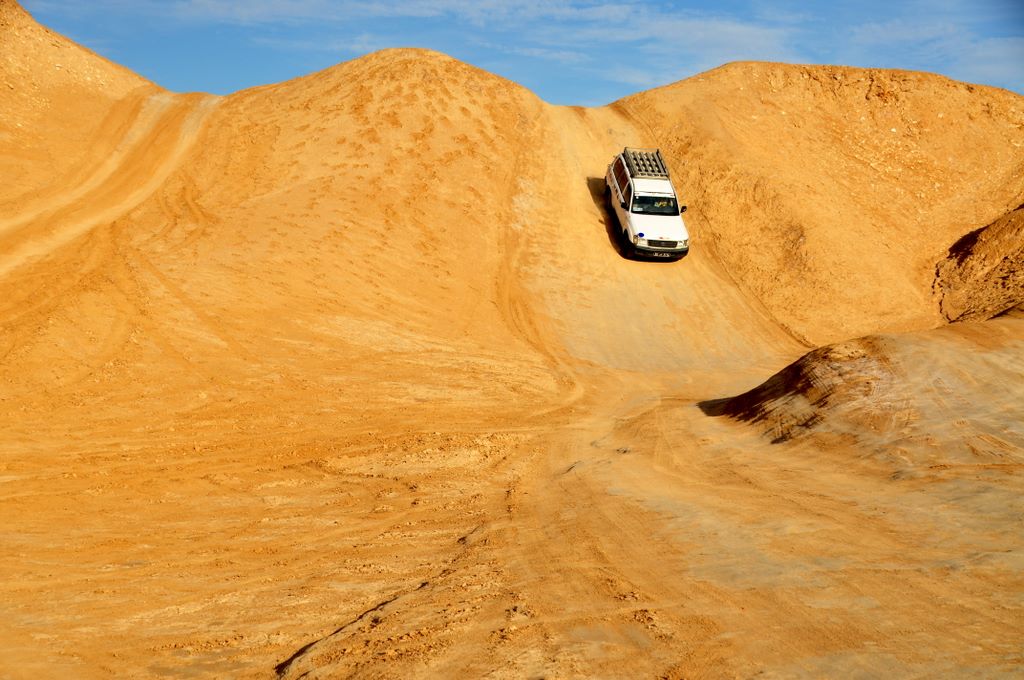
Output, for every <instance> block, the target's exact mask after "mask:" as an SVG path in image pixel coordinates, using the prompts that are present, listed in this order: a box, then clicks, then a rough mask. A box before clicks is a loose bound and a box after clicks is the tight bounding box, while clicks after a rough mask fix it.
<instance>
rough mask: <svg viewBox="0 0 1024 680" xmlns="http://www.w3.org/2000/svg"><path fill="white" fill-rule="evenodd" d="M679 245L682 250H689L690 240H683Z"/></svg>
mask: <svg viewBox="0 0 1024 680" xmlns="http://www.w3.org/2000/svg"><path fill="white" fill-rule="evenodd" d="M679 244H680V245H681V246H683V247H684V248H689V247H690V239H688V238H684V239H683V240H682V241H680V242H679Z"/></svg>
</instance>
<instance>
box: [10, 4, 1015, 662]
mask: <svg viewBox="0 0 1024 680" xmlns="http://www.w3.org/2000/svg"><path fill="white" fill-rule="evenodd" d="M626 145H629V146H651V147H654V146H657V147H660V148H661V149H662V150H663V152H664V153H665V155H666V158H667V159H668V160H669V165H670V168H671V171H672V176H673V180H674V183H675V185H676V188H677V190H678V191H679V192H680V193H681V195H682V197H683V201H684V202H685V203H687V204H688V205H689V211H688V212H687V213H686V219H687V224H688V227H689V229H690V232H691V235H692V241H691V254H690V255H689V256H688V257H686V258H685V259H684V260H682V261H681V262H678V263H672V264H666V263H657V262H655V263H646V262H638V261H632V260H628V259H625V258H623V257H622V256H621V255H620V253H619V250H618V247H617V242H616V240H615V238H614V233H615V229H614V227H613V226H612V224H611V222H610V219H613V218H611V217H610V216H609V214H608V213H607V212H606V210H605V208H604V206H603V203H602V195H601V192H602V188H603V186H602V177H603V175H604V172H605V167H606V165H607V163H608V162H609V161H610V160H611V158H612V156H613V155H614V154H615V153H617V152H618V151H621V149H622V147H623V146H626ZM0 175H2V176H3V177H4V180H5V181H4V182H3V183H2V185H0V516H2V517H3V522H2V525H0V526H2V528H0V531H2V536H3V540H2V541H0V550H2V551H3V554H2V559H0V659H2V660H0V678H47V677H53V678H71V677H74V678H110V677H132V678H152V677H164V676H173V677H209V678H225V677H233V678H299V677H304V678H334V677H361V678H385V677H387V678H391V677H394V678H405V677H443V678H450V677H451V678H453V677H490V678H524V677H534V678H541V677H546V678H570V677H608V678H612V677H616V678H618V677H621V678H640V677H652V678H662V677H664V678H698V677H699V678H719V677H722V678H733V677H752V676H758V677H767V678H770V677H778V678H788V677H829V676H832V677H950V676H972V677H974V676H977V677H1002V676H1006V677H1013V676H1019V674H1020V672H1021V668H1022V666H1024V648H1022V646H1021V630H1022V627H1021V626H1022V624H1021V622H1022V621H1024V531H1022V529H1024V527H1022V517H1024V514H1022V513H1024V507H1022V502H1024V501H1022V492H1024V481H1022V473H1024V467H1022V466H1024V311H1022V308H1021V307H1019V305H1021V304H1022V303H1024V274H1022V272H1024V216H1022V215H1024V98H1022V97H1020V96H1018V95H1015V94H1013V93H1010V92H1007V91H1004V90H998V89H995V88H989V87H983V86H977V85H969V84H966V83H960V82H955V81H951V80H948V79H946V78H943V77H940V76H936V75H931V74H925V73H915V72H904V71H885V70H865V69H855V68H846V67H831V66H798V65H783V64H770V63H735V64H728V65H725V66H722V67H720V68H718V69H715V70H713V71H710V72H707V73H704V74H701V75H699V76H696V77H693V78H690V79H688V80H685V81H681V82H679V83H675V84H673V85H669V86H666V87H663V88H659V89H656V90H651V91H648V92H643V93H639V94H636V95H633V96H631V97H628V98H626V99H623V100H621V101H618V102H615V103H612V104H610V105H608V106H605V107H598V108H578V107H560V106H552V105H549V104H546V103H545V102H543V101H541V100H540V99H538V98H537V97H536V96H534V95H533V94H532V93H530V92H529V91H528V90H526V89H524V88H522V87H520V86H518V85H516V84H515V83H512V82H509V81H507V80H504V79H502V78H500V77H497V76H495V75H492V74H489V73H486V72H484V71H481V70H479V69H476V68H474V67H471V66H469V65H467V64H464V63H461V62H458V61H456V60H454V59H451V58H449V57H446V56H444V55H441V54H438V53H435V52H429V51H425V50H412V49H402V50H385V51H382V52H377V53H374V54H371V55H368V56H366V57H363V58H360V59H357V60H354V61H350V62H347V63H343V64H339V65H338V66H335V67H332V68H330V69H327V70H325V71H322V72H319V73H315V74H312V75H309V76H306V77H302V78H298V79H295V80H292V81H288V82H284V83H280V84H276V85H271V86H266V87H260V88H255V89H251V90H246V91H242V92H239V93H236V94H232V95H229V96H225V97H214V96H208V95H201V94H174V93H170V92H167V91H164V90H163V89H161V88H160V87H158V86H156V85H154V84H152V83H149V82H148V81H145V80H144V79H142V78H140V77H139V76H137V75H135V74H133V73H131V72H129V71H127V70H125V69H123V68H121V67H119V66H116V65H114V64H111V63H109V62H107V61H106V60H104V59H102V58H100V57H99V56H97V55H95V54H93V53H92V52H89V51H88V50H86V49H84V48H82V47H80V46H78V45H76V44H74V43H72V42H70V41H69V40H67V39H65V38H63V37H61V36H59V35H57V34H55V33H52V32H51V31H49V30H47V29H45V28H44V27H42V26H40V25H39V24H37V23H36V22H35V21H34V20H33V19H32V18H31V17H30V16H29V15H28V13H26V12H25V11H24V10H23V9H22V8H21V7H20V6H19V5H18V4H17V3H16V2H14V1H13V0H0Z"/></svg>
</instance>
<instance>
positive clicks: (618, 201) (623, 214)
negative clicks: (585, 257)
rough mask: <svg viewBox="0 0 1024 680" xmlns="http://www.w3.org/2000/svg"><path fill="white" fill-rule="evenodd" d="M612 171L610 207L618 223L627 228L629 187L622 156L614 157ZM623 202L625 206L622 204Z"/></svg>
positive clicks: (627, 174)
mask: <svg viewBox="0 0 1024 680" xmlns="http://www.w3.org/2000/svg"><path fill="white" fill-rule="evenodd" d="M612 173H613V175H614V180H615V181H614V182H612V184H613V185H614V186H615V191H614V192H613V193H614V194H615V195H614V196H612V209H613V210H615V216H616V217H617V218H618V219H619V224H620V225H622V228H623V229H628V225H629V196H628V194H630V193H631V188H630V185H629V173H628V172H626V165H625V163H623V162H622V156H619V157H618V158H616V159H615V164H614V165H613V166H612ZM623 203H625V206H626V207H625V208H623V207H622V204H623Z"/></svg>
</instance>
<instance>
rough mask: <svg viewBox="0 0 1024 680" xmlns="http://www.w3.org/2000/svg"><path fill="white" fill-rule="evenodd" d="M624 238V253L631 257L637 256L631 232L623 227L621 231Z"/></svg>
mask: <svg viewBox="0 0 1024 680" xmlns="http://www.w3.org/2000/svg"><path fill="white" fill-rule="evenodd" d="M619 233H620V235H621V238H622V255H623V257H627V258H629V259H633V258H635V257H636V248H635V247H633V243H632V241H630V240H629V234H628V233H626V230H625V229H623V230H622V231H620V232H619Z"/></svg>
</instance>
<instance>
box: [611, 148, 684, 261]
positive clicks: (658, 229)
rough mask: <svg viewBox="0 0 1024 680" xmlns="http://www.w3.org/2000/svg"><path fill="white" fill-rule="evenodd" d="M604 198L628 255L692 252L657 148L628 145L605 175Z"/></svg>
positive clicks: (674, 255) (663, 256) (673, 255)
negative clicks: (617, 223)
mask: <svg viewBox="0 0 1024 680" xmlns="http://www.w3.org/2000/svg"><path fill="white" fill-rule="evenodd" d="M604 182H605V190H604V194H605V198H606V199H607V201H608V205H609V207H610V208H611V210H612V211H613V212H614V213H615V216H616V217H617V218H618V220H619V227H620V229H621V230H622V239H623V245H624V248H625V251H626V254H627V255H632V256H636V257H651V258H659V259H667V260H678V259H680V258H682V257H684V256H685V255H686V254H687V253H688V252H690V234H689V232H687V231H686V225H685V224H684V223H683V218H682V217H680V215H681V214H682V213H684V212H686V206H685V205H684V206H680V205H679V202H678V201H677V200H676V192H675V189H673V188H672V181H671V180H670V179H669V177H668V166H666V165H665V159H664V158H662V157H661V151H659V150H658V149H632V148H630V147H628V146H627V147H626V148H625V149H623V150H622V153H620V154H618V155H617V156H615V158H614V159H613V160H612V162H611V165H609V166H608V173H607V174H606V175H605V178H604Z"/></svg>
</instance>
